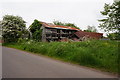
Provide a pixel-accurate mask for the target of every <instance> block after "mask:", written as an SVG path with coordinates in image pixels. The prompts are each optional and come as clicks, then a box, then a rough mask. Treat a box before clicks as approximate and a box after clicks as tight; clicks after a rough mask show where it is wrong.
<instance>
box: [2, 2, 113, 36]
mask: <svg viewBox="0 0 120 80" xmlns="http://www.w3.org/2000/svg"><path fill="white" fill-rule="evenodd" d="M105 3H109V4H112V3H113V0H1V1H0V10H1V11H0V20H2V17H3V16H4V15H7V14H8V15H15V16H21V17H22V18H23V19H24V20H25V21H26V26H27V27H29V25H30V24H31V23H32V22H33V21H34V19H37V20H39V21H43V22H48V23H52V22H53V21H54V20H58V21H61V22H70V23H74V24H76V25H77V26H78V27H79V28H80V29H82V30H85V29H87V26H88V25H90V26H95V27H96V28H97V29H98V32H100V33H104V31H103V30H101V29H100V28H98V25H99V23H100V22H98V20H99V19H102V18H104V17H103V16H102V15H101V14H100V11H103V9H104V4H105ZM104 35H105V34H104Z"/></svg>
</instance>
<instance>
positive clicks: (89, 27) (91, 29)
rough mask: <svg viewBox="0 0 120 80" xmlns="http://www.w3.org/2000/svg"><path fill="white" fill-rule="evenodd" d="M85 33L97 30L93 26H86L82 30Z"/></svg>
mask: <svg viewBox="0 0 120 80" xmlns="http://www.w3.org/2000/svg"><path fill="white" fill-rule="evenodd" d="M84 31H85V32H97V29H96V28H95V26H88V27H87V29H86V30H84Z"/></svg>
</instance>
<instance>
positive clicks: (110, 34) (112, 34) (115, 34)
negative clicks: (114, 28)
mask: <svg viewBox="0 0 120 80" xmlns="http://www.w3.org/2000/svg"><path fill="white" fill-rule="evenodd" d="M107 37H108V38H109V39H111V40H119V39H120V36H119V34H118V33H109V34H108V35H107Z"/></svg>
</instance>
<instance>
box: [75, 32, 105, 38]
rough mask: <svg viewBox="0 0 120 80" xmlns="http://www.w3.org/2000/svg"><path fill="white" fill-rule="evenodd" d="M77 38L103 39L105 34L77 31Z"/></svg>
mask: <svg viewBox="0 0 120 80" xmlns="http://www.w3.org/2000/svg"><path fill="white" fill-rule="evenodd" d="M74 34H75V35H76V36H77V37H79V38H80V37H84V36H89V37H91V38H97V39H99V38H101V37H102V36H103V33H96V32H84V31H77V32H75V33H74Z"/></svg>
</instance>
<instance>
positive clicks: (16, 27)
mask: <svg viewBox="0 0 120 80" xmlns="http://www.w3.org/2000/svg"><path fill="white" fill-rule="evenodd" d="M0 26H1V27H2V37H3V39H4V41H5V42H15V41H17V40H18V38H20V37H22V36H23V35H24V34H23V32H24V31H25V30H26V25H25V21H24V20H23V19H22V17H19V16H13V15H5V16H3V20H2V21H0Z"/></svg>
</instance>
